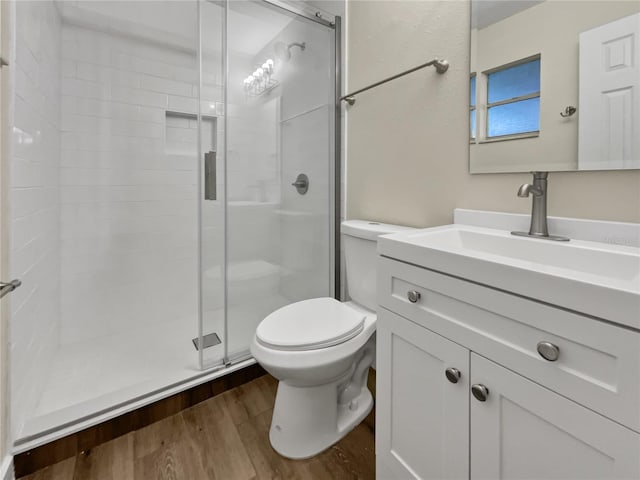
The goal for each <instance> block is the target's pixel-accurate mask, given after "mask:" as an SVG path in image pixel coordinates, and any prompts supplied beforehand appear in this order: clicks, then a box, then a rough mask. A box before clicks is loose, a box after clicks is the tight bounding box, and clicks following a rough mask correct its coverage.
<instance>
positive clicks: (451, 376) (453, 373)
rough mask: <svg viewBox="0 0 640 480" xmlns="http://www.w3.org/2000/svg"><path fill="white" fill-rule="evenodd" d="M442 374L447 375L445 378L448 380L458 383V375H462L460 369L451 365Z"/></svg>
mask: <svg viewBox="0 0 640 480" xmlns="http://www.w3.org/2000/svg"><path fill="white" fill-rule="evenodd" d="M444 375H445V376H446V377H447V380H449V381H450V382H451V383H458V380H460V377H461V376H462V374H461V373H460V370H458V369H457V368H453V367H452V368H447V369H446V370H445V371H444Z"/></svg>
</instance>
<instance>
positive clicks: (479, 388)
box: [471, 383, 489, 402]
mask: <svg viewBox="0 0 640 480" xmlns="http://www.w3.org/2000/svg"><path fill="white" fill-rule="evenodd" d="M471 393H473V396H474V397H476V399H477V400H478V401H479V402H486V401H487V397H488V396H489V389H488V388H487V387H485V386H484V385H482V384H481V383H476V384H474V385H472V386H471Z"/></svg>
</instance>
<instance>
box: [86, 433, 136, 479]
mask: <svg viewBox="0 0 640 480" xmlns="http://www.w3.org/2000/svg"><path fill="white" fill-rule="evenodd" d="M133 438H134V434H133V433H129V434H127V435H123V436H122V437H118V438H116V439H114V440H112V441H110V442H107V443H104V444H102V445H99V446H97V447H96V448H94V449H91V450H87V451H85V452H83V453H81V454H80V455H78V456H77V457H76V465H75V471H74V475H73V480H88V479H91V480H133V479H134V476H133Z"/></svg>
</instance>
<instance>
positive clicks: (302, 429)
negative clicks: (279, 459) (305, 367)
mask: <svg viewBox="0 0 640 480" xmlns="http://www.w3.org/2000/svg"><path fill="white" fill-rule="evenodd" d="M344 383H345V382H344V380H339V381H335V382H331V383H328V384H325V385H320V386H315V387H292V386H290V385H287V384H286V383H284V382H283V381H280V382H279V383H278V393H277V395H276V403H275V407H274V409H273V418H272V420H271V429H270V431H269V440H270V441H271V446H272V447H273V448H274V450H275V451H276V452H278V453H279V454H280V455H282V456H283V457H287V458H293V459H303V458H309V457H313V456H314V455H317V454H318V453H320V452H322V451H323V450H326V449H327V448H329V447H330V446H331V445H333V444H334V443H336V442H337V441H338V440H340V439H341V438H342V437H344V436H345V435H346V434H347V433H349V432H350V431H351V430H353V429H354V428H355V427H356V426H357V425H358V424H359V423H360V422H361V421H362V420H364V418H365V417H366V416H367V415H368V414H369V412H370V411H371V409H372V408H373V397H372V395H371V392H370V391H369V389H368V388H367V386H366V384H365V385H363V386H362V387H361V391H360V394H359V395H358V396H356V397H355V398H353V399H352V400H350V401H349V402H347V403H345V404H343V405H341V404H339V403H338V399H339V397H340V390H341V387H342V386H344Z"/></svg>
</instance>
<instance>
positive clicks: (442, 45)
mask: <svg viewBox="0 0 640 480" xmlns="http://www.w3.org/2000/svg"><path fill="white" fill-rule="evenodd" d="M347 6H348V12H347V15H348V22H349V28H348V32H349V33H348V34H349V85H350V88H351V89H356V88H358V87H362V86H365V85H367V84H368V83H371V82H373V81H376V80H379V79H382V78H385V77H386V76H389V75H393V74H395V73H397V72H400V71H402V70H404V69H407V68H410V67H412V66H414V65H418V64H420V63H422V62H424V61H425V60H428V59H430V58H433V57H435V56H437V57H439V58H446V59H447V60H449V62H450V63H451V67H450V69H449V71H448V72H447V73H446V74H445V75H437V74H436V73H435V72H434V71H433V70H431V69H428V70H423V71H420V72H416V73H414V74H412V75H408V76H406V77H404V78H402V79H398V80H396V81H394V82H391V83H389V84H387V85H384V86H381V87H379V88H376V89H375V90H372V91H370V92H367V93H363V94H362V95H359V97H358V101H357V103H356V104H355V105H354V106H353V107H350V108H349V113H348V124H347V135H348V158H347V162H348V177H347V182H348V185H347V193H348V198H347V208H348V216H349V217H350V218H367V219H373V220H379V221H384V222H389V223H402V224H406V225H411V226H431V225H442V224H446V223H450V222H451V221H452V220H453V209H454V208H456V207H461V208H476V209H486V210H498V211H507V212H517V213H527V212H530V209H531V200H530V199H521V198H518V197H517V196H516V190H517V188H518V186H519V185H520V184H522V183H524V182H528V181H530V175H529V174H526V173H519V174H482V175H471V174H469V106H468V89H469V25H470V21H469V18H470V17H469V12H470V4H469V2H467V1H457V2H451V1H445V0H440V1H436V0H431V1H421V2H414V1H377V2H364V1H350V2H348V4H347ZM549 188H550V195H549V215H555V216H569V217H578V218H593V219H602V220H618V221H630V222H640V171H617V172H616V171H613V172H562V173H561V172H558V173H552V174H550V179H549Z"/></svg>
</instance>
